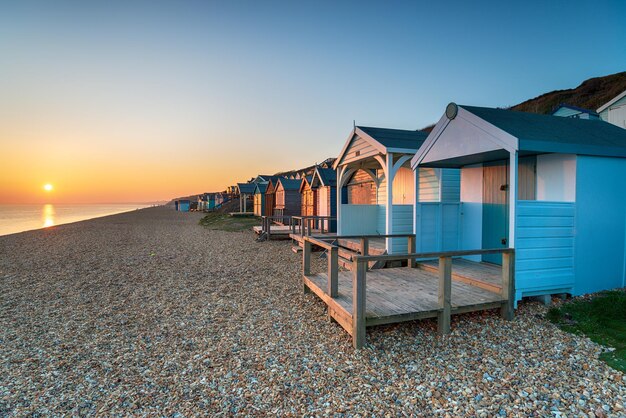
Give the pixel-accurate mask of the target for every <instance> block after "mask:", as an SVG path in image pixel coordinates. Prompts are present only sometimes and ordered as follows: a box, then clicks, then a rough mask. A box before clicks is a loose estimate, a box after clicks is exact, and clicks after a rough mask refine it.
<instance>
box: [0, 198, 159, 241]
mask: <svg viewBox="0 0 626 418" xmlns="http://www.w3.org/2000/svg"><path fill="white" fill-rule="evenodd" d="M45 205H46V204H41V205H19V204H15V205H10V206H41V207H44V206H45ZM112 205H120V206H121V205H126V204H124V203H119V204H109V205H105V204H102V205H100V204H77V205H73V204H62V205H57V207H58V206H60V207H63V206H69V207H80V206H86V207H100V206H112ZM129 205H131V204H129ZM7 206H9V205H7ZM159 206H167V205H155V206H145V207H138V208H135V209H125V210H122V211H120V212H114V213H107V214H105V215H96V216H93V217H89V218H85V219H79V220H70V221H68V222H61V223H55V224H54V225H50V226H41V227H39V228H29V229H24V230H22V231H16V232H9V233H6V234H5V233H0V237H6V236H10V235H16V234H22V233H25V232H33V231H45V230H52V229H55V228H58V227H60V226H66V225H72V224H75V223H79V222H85V221H91V220H94V219H100V218H106V217H109V216H116V215H121V214H124V213H128V212H135V211H139V210H144V209H150V208H154V207H159Z"/></svg>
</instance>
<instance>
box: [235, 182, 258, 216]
mask: <svg viewBox="0 0 626 418" xmlns="http://www.w3.org/2000/svg"><path fill="white" fill-rule="evenodd" d="M255 187H256V184H255V183H237V191H238V193H239V212H242V213H243V212H248V208H250V209H254V208H253V205H254V203H253V199H254V189H255ZM248 203H250V204H248Z"/></svg>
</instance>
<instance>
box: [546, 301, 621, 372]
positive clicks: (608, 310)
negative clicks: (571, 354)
mask: <svg viewBox="0 0 626 418" xmlns="http://www.w3.org/2000/svg"><path fill="white" fill-rule="evenodd" d="M548 319H549V320H550V321H551V322H553V323H555V324H557V325H558V326H559V328H561V329H563V330H565V331H567V332H571V333H573V334H578V335H584V336H587V337H589V338H590V339H591V340H592V341H595V342H597V343H599V344H602V345H604V346H608V347H613V348H615V351H611V352H605V353H603V354H602V355H601V356H600V358H601V359H602V360H604V361H605V362H606V363H607V364H608V365H609V366H611V367H613V368H614V369H617V370H621V371H624V372H626V292H625V291H610V292H602V293H599V294H598V295H595V296H593V297H592V298H590V299H577V300H574V301H572V302H570V303H565V304H563V305H562V306H560V307H558V308H552V309H550V310H549V311H548Z"/></svg>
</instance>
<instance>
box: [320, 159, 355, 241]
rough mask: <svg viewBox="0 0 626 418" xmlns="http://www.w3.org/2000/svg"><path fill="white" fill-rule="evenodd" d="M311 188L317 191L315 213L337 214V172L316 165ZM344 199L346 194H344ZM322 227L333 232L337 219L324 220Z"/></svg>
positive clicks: (321, 214)
mask: <svg viewBox="0 0 626 418" xmlns="http://www.w3.org/2000/svg"><path fill="white" fill-rule="evenodd" d="M311 188H313V189H315V190H316V191H317V204H316V210H317V213H316V215H317V216H333V217H334V216H337V172H336V171H335V170H333V169H332V168H322V167H316V168H315V172H314V173H313V177H312V179H311ZM344 190H345V189H344ZM344 193H345V192H344ZM345 199H347V196H344V200H345ZM324 229H325V230H327V231H329V232H335V231H336V230H337V221H336V220H334V221H331V222H330V223H329V222H328V221H324Z"/></svg>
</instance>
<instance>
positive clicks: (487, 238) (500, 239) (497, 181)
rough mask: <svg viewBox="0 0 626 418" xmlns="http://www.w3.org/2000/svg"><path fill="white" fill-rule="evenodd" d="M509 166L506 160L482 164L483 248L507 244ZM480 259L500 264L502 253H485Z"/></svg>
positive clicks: (501, 246) (503, 246) (506, 245)
mask: <svg viewBox="0 0 626 418" xmlns="http://www.w3.org/2000/svg"><path fill="white" fill-rule="evenodd" d="M508 177H509V167H508V163H507V162H506V161H497V162H493V163H485V164H483V248H484V249H488V248H489V249H490V248H507V247H508V246H509V243H508V238H509V205H508V196H509V180H508ZM482 260H483V261H486V262H488V263H493V264H500V265H502V254H485V255H483V256H482Z"/></svg>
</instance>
